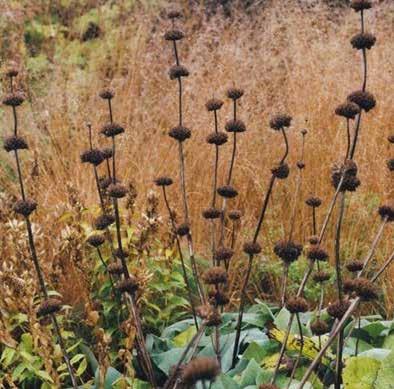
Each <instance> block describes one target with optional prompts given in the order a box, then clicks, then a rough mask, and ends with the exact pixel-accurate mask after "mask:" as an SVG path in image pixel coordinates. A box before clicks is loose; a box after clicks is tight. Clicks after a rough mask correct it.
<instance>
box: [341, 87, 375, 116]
mask: <svg viewBox="0 0 394 389" xmlns="http://www.w3.org/2000/svg"><path fill="white" fill-rule="evenodd" d="M347 98H348V100H349V101H351V102H353V103H355V104H357V105H358V106H359V107H360V109H363V110H364V111H365V112H368V111H370V110H371V109H372V108H374V107H375V105H376V99H375V97H374V95H373V94H372V93H370V92H367V91H365V92H364V91H362V90H358V91H356V92H353V93H351V94H350V95H349V96H348V97H347Z"/></svg>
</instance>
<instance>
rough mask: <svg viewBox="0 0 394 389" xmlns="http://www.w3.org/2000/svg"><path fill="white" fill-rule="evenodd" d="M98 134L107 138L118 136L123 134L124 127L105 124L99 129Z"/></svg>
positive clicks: (115, 124)
mask: <svg viewBox="0 0 394 389" xmlns="http://www.w3.org/2000/svg"><path fill="white" fill-rule="evenodd" d="M100 132H101V133H102V134H103V135H105V136H106V137H108V138H109V137H113V136H116V135H119V134H123V133H124V127H123V126H121V125H120V124H118V123H107V124H105V125H104V126H103V127H102V128H101V131H100Z"/></svg>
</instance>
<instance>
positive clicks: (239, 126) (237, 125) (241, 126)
mask: <svg viewBox="0 0 394 389" xmlns="http://www.w3.org/2000/svg"><path fill="white" fill-rule="evenodd" d="M224 128H225V130H226V131H227V132H245V131H246V126H245V123H244V122H243V121H242V120H239V119H236V120H234V119H231V120H229V121H227V123H226V125H225V126H224Z"/></svg>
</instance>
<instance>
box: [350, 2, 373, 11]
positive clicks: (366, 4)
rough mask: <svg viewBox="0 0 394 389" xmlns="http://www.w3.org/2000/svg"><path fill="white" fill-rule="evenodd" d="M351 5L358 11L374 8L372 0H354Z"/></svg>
mask: <svg viewBox="0 0 394 389" xmlns="http://www.w3.org/2000/svg"><path fill="white" fill-rule="evenodd" d="M350 7H351V8H353V9H354V10H355V11H356V12H360V11H363V10H366V9H370V8H372V1H371V0H352V1H351V3H350Z"/></svg>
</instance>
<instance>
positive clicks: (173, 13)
mask: <svg viewBox="0 0 394 389" xmlns="http://www.w3.org/2000/svg"><path fill="white" fill-rule="evenodd" d="M181 17H182V12H181V11H180V10H179V9H175V8H173V9H170V10H168V11H167V18H168V19H170V20H174V19H179V18H181Z"/></svg>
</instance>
